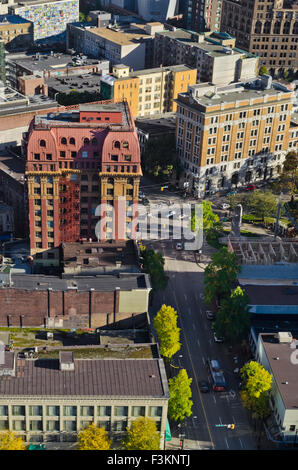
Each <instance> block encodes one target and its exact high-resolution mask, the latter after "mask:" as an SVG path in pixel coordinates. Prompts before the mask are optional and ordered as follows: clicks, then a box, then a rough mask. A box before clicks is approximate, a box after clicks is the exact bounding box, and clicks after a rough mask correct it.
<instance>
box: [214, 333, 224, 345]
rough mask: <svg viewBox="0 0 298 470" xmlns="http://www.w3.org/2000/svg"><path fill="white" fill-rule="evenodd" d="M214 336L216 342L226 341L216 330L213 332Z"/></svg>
mask: <svg viewBox="0 0 298 470" xmlns="http://www.w3.org/2000/svg"><path fill="white" fill-rule="evenodd" d="M213 338H214V341H215V342H216V343H223V342H224V338H222V337H221V336H216V333H215V331H214V333H213Z"/></svg>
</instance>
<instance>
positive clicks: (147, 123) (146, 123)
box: [135, 113, 176, 155]
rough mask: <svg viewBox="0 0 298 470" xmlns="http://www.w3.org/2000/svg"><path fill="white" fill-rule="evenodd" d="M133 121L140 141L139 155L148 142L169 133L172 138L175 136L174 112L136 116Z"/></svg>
mask: <svg viewBox="0 0 298 470" xmlns="http://www.w3.org/2000/svg"><path fill="white" fill-rule="evenodd" d="M135 123H136V128H137V133H138V137H139V142H140V150H141V155H142V154H143V152H144V151H145V148H146V145H147V144H148V143H149V142H153V141H154V140H160V139H162V138H163V137H164V136H165V135H171V136H173V139H174V138H175V133H176V113H163V114H157V115H154V116H148V117H147V116H144V117H138V118H137V119H136V120H135Z"/></svg>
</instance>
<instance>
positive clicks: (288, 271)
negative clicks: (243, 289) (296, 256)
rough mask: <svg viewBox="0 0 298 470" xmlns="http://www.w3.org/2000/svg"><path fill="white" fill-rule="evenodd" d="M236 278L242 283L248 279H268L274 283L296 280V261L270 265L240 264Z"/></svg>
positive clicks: (297, 269)
mask: <svg viewBox="0 0 298 470" xmlns="http://www.w3.org/2000/svg"><path fill="white" fill-rule="evenodd" d="M238 279H239V280H240V282H241V283H242V284H243V283H244V282H246V283H247V284H250V281H252V280H257V281H258V282H259V281H260V280H263V281H268V283H270V282H271V283H272V284H275V281H277V282H278V280H281V281H285V282H287V281H289V280H293V281H297V282H298V263H285V264H282V263H281V264H271V265H254V264H251V265H249V264H242V265H241V271H240V273H239V274H238Z"/></svg>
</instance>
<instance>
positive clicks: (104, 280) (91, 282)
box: [0, 273, 151, 292]
mask: <svg viewBox="0 0 298 470" xmlns="http://www.w3.org/2000/svg"><path fill="white" fill-rule="evenodd" d="M8 279H9V276H8V275H7V274H4V273H0V281H1V280H2V282H4V283H8ZM11 280H12V282H13V285H12V287H13V288H14V289H24V290H35V291H47V290H48V289H52V290H53V291H59V292H61V291H67V290H77V291H79V292H86V291H89V290H90V289H94V290H95V291H98V292H111V291H114V290H115V289H116V287H119V288H120V290H123V291H131V290H135V289H150V288H151V285H150V280H149V275H148V274H144V273H119V274H117V275H112V274H101V275H96V276H73V275H67V274H64V275H63V276H62V277H58V276H47V275H41V274H12V275H11ZM0 285H1V283H0Z"/></svg>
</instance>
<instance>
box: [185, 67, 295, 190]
mask: <svg viewBox="0 0 298 470" xmlns="http://www.w3.org/2000/svg"><path fill="white" fill-rule="evenodd" d="M177 104H178V110H177V128H176V144H177V152H178V155H179V157H180V161H181V165H182V166H183V167H184V175H183V181H181V183H183V184H184V183H185V182H188V188H189V191H192V192H194V193H195V194H196V195H198V196H199V197H203V196H204V195H208V194H212V193H215V192H217V191H220V190H226V189H230V188H231V187H237V186H241V185H245V184H246V185H247V184H249V183H252V182H256V181H263V180H266V179H269V178H276V177H278V175H279V173H280V172H281V169H282V163H283V161H284V158H285V155H286V153H287V152H288V150H289V149H290V131H289V129H290V121H291V114H292V108H293V91H292V90H291V89H289V88H288V87H286V86H285V85H283V84H280V83H278V82H272V78H271V77H270V76H268V75H266V76H263V77H262V79H255V80H251V81H248V82H244V83H237V84H231V85H230V86H224V87H215V86H214V85H212V84H209V85H208V84H205V83H202V84H198V85H194V86H192V87H189V92H188V93H182V94H179V95H178V99H177ZM291 149H292V150H293V148H291Z"/></svg>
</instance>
